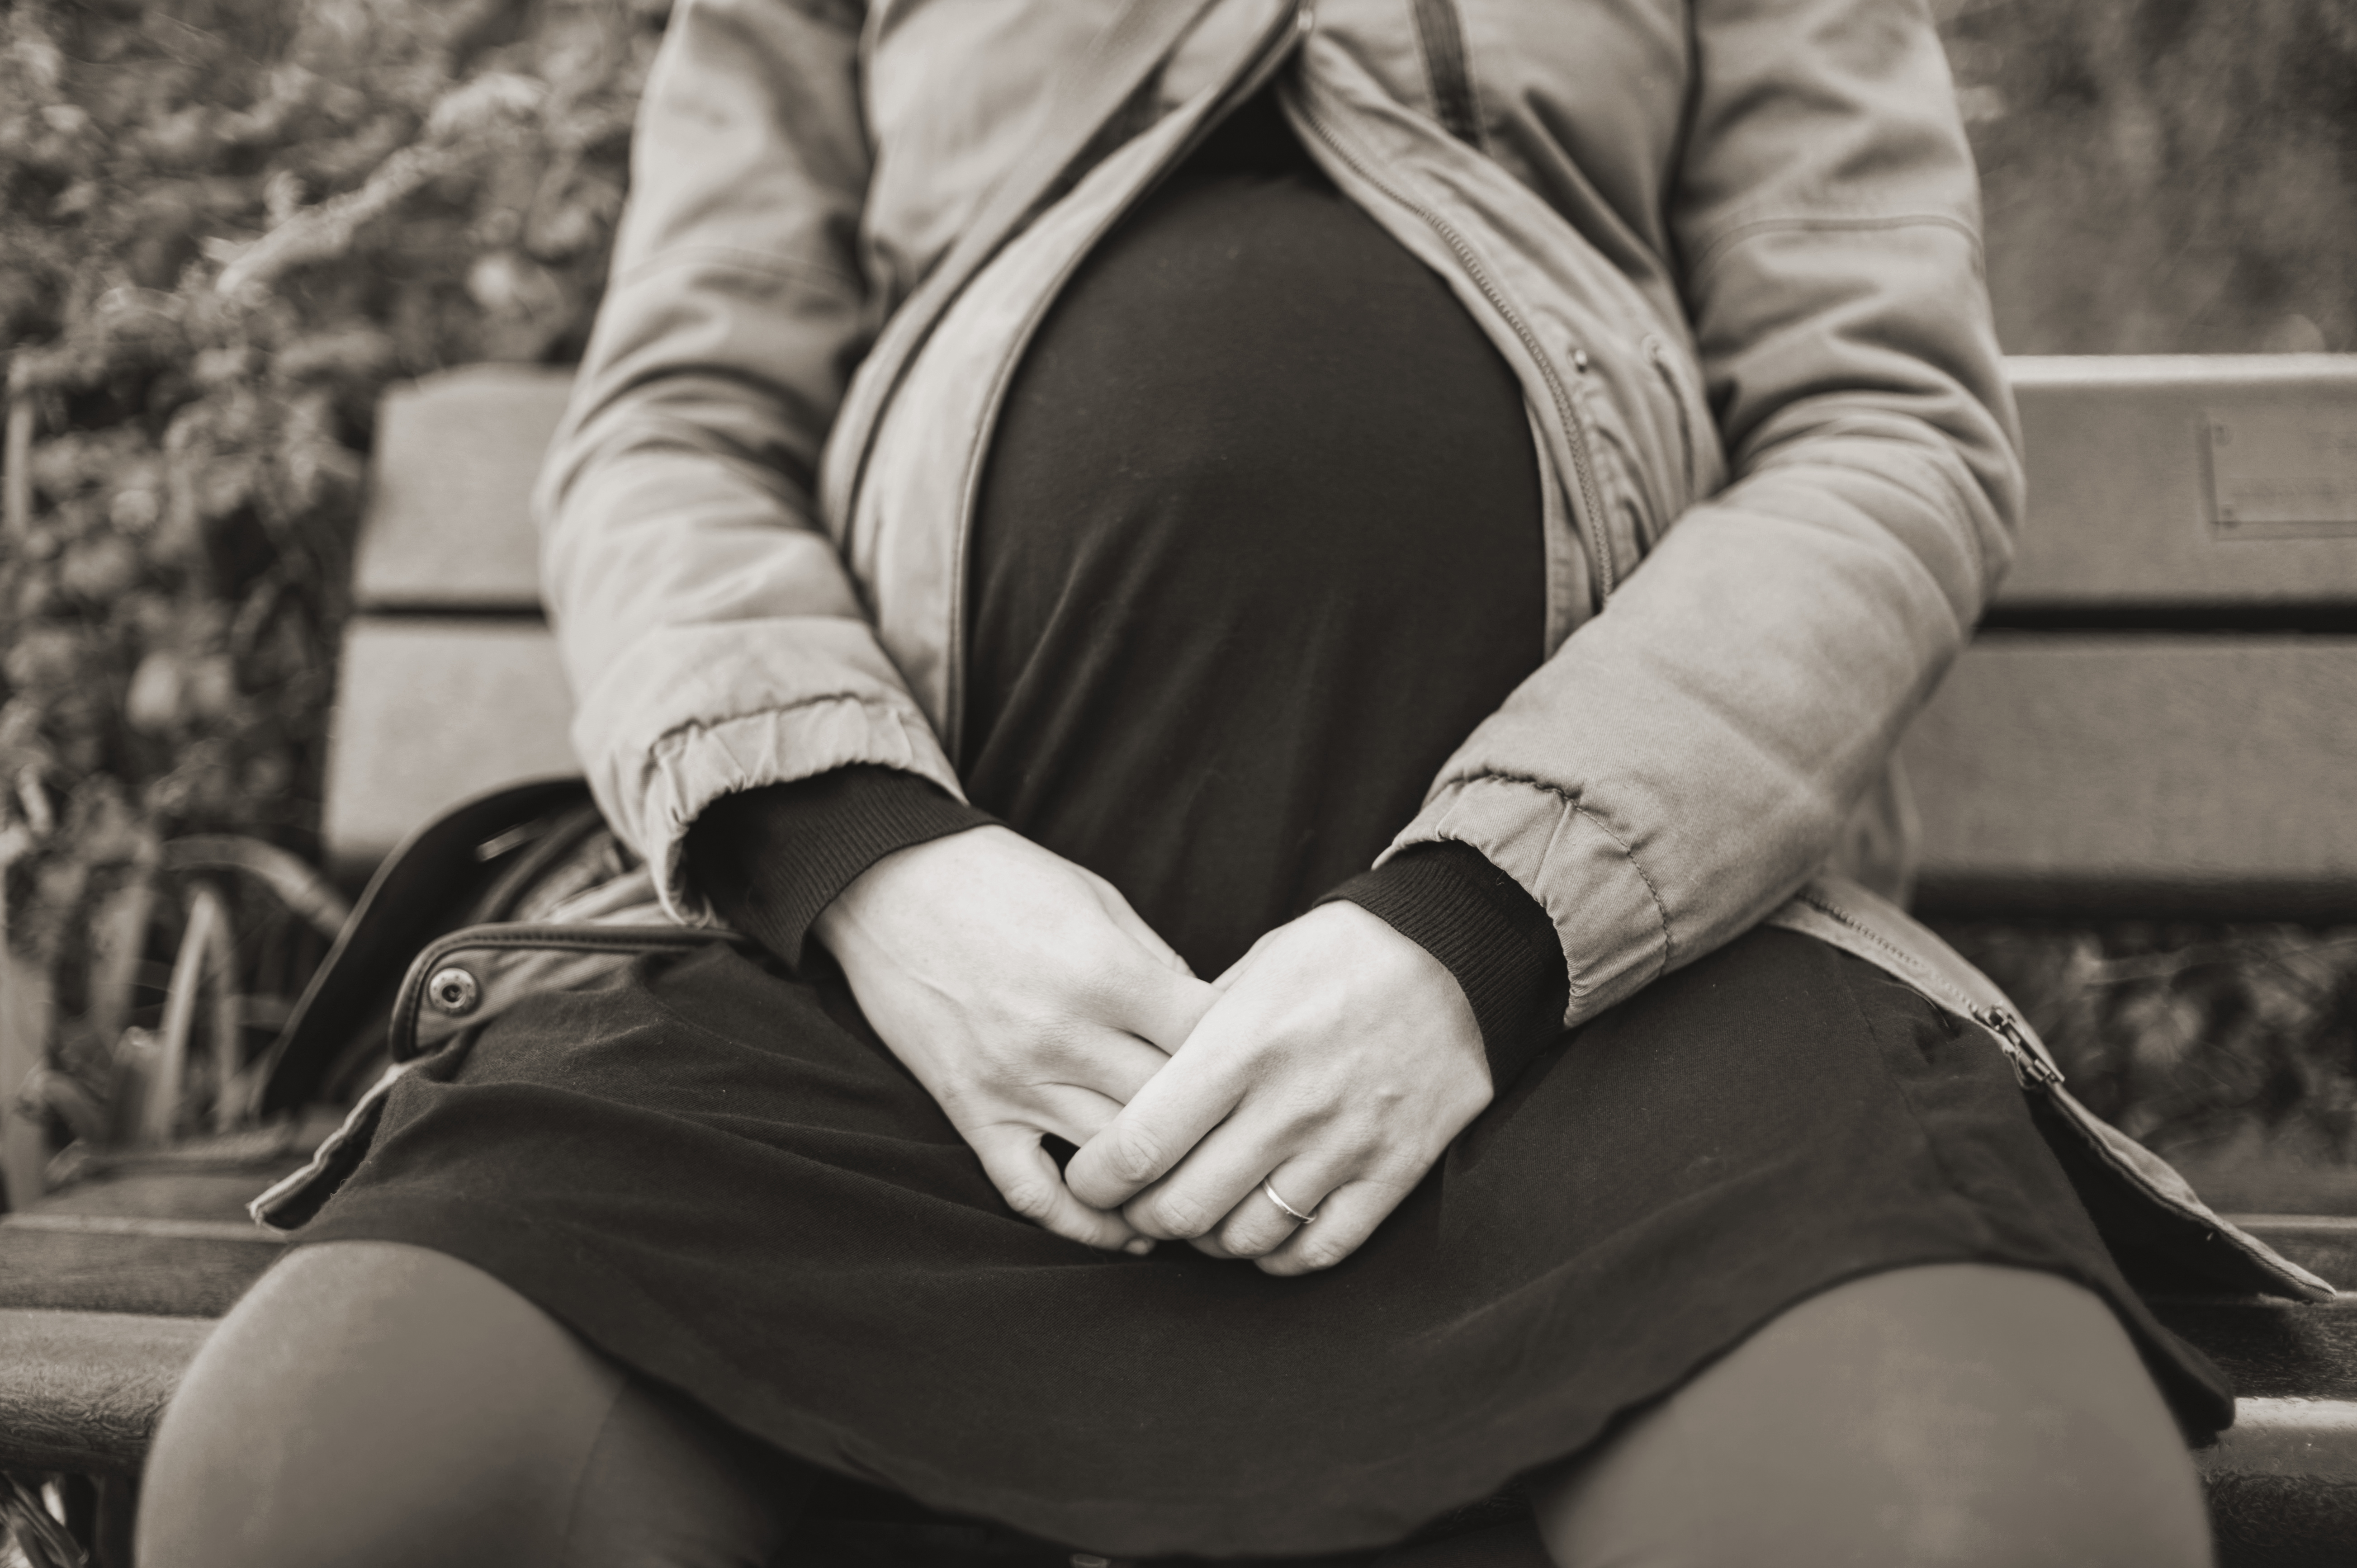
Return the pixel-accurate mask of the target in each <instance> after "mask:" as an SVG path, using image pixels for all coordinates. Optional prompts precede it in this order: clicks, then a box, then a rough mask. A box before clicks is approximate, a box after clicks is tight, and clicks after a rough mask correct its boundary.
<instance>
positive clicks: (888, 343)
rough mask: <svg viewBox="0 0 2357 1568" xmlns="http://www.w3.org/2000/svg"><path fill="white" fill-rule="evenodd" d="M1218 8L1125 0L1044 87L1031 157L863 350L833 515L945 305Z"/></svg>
mask: <svg viewBox="0 0 2357 1568" xmlns="http://www.w3.org/2000/svg"><path fill="white" fill-rule="evenodd" d="M1217 3H1218V0H1127V4H1125V5H1123V6H1122V8H1121V13H1120V14H1119V15H1118V16H1115V17H1114V19H1113V21H1112V22H1111V23H1110V24H1108V25H1107V26H1106V27H1105V29H1104V31H1103V32H1102V33H1100V34H1098V35H1097V38H1096V40H1095V41H1094V42H1093V43H1092V44H1091V45H1090V46H1089V48H1088V51H1087V52H1086V53H1085V54H1083V55H1082V56H1081V57H1080V59H1076V60H1074V61H1073V62H1072V63H1071V65H1069V66H1067V67H1066V68H1065V69H1064V70H1062V71H1060V72H1059V73H1058V74H1057V76H1056V79H1055V81H1053V82H1051V83H1050V84H1049V87H1048V90H1047V93H1046V100H1047V101H1046V103H1045V106H1044V107H1043V108H1042V110H1041V112H1040V115H1039V131H1038V134H1037V136H1036V139H1035V140H1034V141H1033V143H1032V145H1031V148H1030V150H1029V152H1028V153H1027V154H1026V155H1025V156H1023V157H1022V158H1020V159H1019V160H1017V163H1016V164H1015V165H1014V166H1013V167H1011V168H1009V169H1008V170H1007V171H1006V175H1005V176H1004V177H1001V179H1000V180H999V182H998V184H997V185H996V187H995V188H993V189H992V191H991V193H990V195H989V196H988V197H987V198H985V199H984V201H983V204H982V209H981V210H980V211H979V212H977V213H976V214H975V216H974V221H973V222H972V223H970V224H968V225H967V226H966V230H965V232H964V233H963V235H961V236H960V237H959V239H958V242H957V243H956V244H954V245H952V246H951V247H950V252H949V254H948V255H946V256H944V257H943V258H942V261H941V263H939V264H938V265H937V266H935V267H934V268H933V270H932V271H931V273H930V274H927V275H926V277H925V280H924V281H923V282H922V283H920V284H919V285H917V287H916V289H915V290H914V291H913V292H912V293H911V294H910V295H909V297H908V298H907V299H906V300H905V301H903V302H902V303H901V305H900V307H899V309H898V310H895V311H894V312H893V313H892V318H891V319H890V320H889V321H888V322H887V323H886V324H885V327H884V330H883V332H882V333H881V334H880V335H879V336H878V337H877V340H876V343H875V346H874V347H873V348H871V349H869V350H868V353H867V361H868V362H867V363H866V365H864V366H863V367H862V368H861V373H860V374H859V376H858V377H857V378H856V380H855V381H853V383H852V388H851V393H850V396H849V397H847V398H846V399H845V403H844V406H843V409H842V411H841V412H840V413H838V414H837V416H836V418H837V420H838V422H839V423H842V424H845V425H847V426H848V427H849V428H851V429H853V430H856V431H857V432H858V440H859V450H858V454H857V456H856V458H855V459H854V460H852V461H850V462H847V463H844V464H841V465H839V466H838V467H837V469H836V470H835V472H834V484H833V485H832V486H830V488H829V494H828V496H827V502H828V508H829V510H830V512H831V513H832V514H833V515H834V516H837V517H840V516H842V515H843V514H844V512H845V510H846V509H847V508H848V506H849V504H850V500H851V498H852V496H853V495H854V494H856V492H857V489H858V484H859V478H860V475H861V472H862V471H863V470H864V469H865V468H866V466H867V453H868V449H869V448H870V447H871V446H873V445H874V443H875V439H876V427H877V423H878V417H879V415H880V414H881V413H882V412H883V409H884V405H885V404H886V403H888V402H889V401H890V399H891V397H892V394H893V393H894V392H897V391H899V385H900V379H901V377H902V376H903V375H904V374H906V373H907V371H908V368H909V363H910V361H912V360H915V359H916V357H917V350H918V349H921V348H922V347H924V344H925V340H926V339H927V338H930V337H931V335H932V330H933V328H934V326H935V324H936V323H938V322H939V321H940V319H941V317H942V315H943V313H945V312H946V311H947V310H948V309H949V306H950V304H951V302H952V301H953V300H955V299H956V298H957V296H958V295H959V294H961V293H962V292H963V290H964V288H965V285H967V284H968V283H970V282H971V281H973V278H974V274H976V273H978V272H980V271H981V270H982V269H983V267H984V266H985V264H986V263H988V262H989V261H990V259H991V258H992V257H993V256H995V255H996V254H997V253H998V252H999V249H1000V248H1001V247H1002V246H1003V245H1005V244H1006V241H1007V240H1008V239H1009V238H1010V237H1011V236H1012V235H1013V234H1014V233H1015V232H1016V231H1017V230H1018V229H1020V228H1021V227H1022V225H1023V222H1024V220H1026V219H1028V217H1030V215H1031V214H1032V212H1033V211H1035V210H1036V209H1038V208H1039V206H1040V204H1041V203H1042V202H1043V201H1044V200H1045V199H1048V198H1049V195H1050V194H1051V193H1053V192H1054V191H1055V189H1056V187H1057V185H1058V184H1059V183H1060V181H1061V180H1062V179H1063V178H1064V177H1065V175H1066V173H1067V172H1068V171H1069V170H1070V169H1071V167H1072V166H1073V165H1074V164H1075V163H1076V162H1077V161H1078V160H1079V159H1080V157H1081V156H1082V154H1083V153H1085V152H1086V151H1088V149H1089V146H1090V145H1091V144H1092V142H1094V141H1095V139H1096V137H1097V135H1098V134H1099V133H1100V132H1101V131H1102V130H1103V128H1104V126H1105V124H1106V123H1107V122H1109V121H1110V120H1112V119H1113V118H1114V115H1115V114H1117V113H1120V112H1121V110H1122V108H1123V107H1124V106H1125V104H1127V103H1128V102H1130V100H1131V99H1132V98H1133V97H1134V96H1135V94H1136V93H1137V92H1138V91H1139V90H1140V89H1142V88H1143V87H1144V86H1145V85H1146V82H1147V81H1148V80H1149V79H1150V78H1151V77H1152V76H1153V74H1154V73H1155V72H1156V71H1157V70H1160V69H1161V66H1162V62H1163V61H1164V60H1165V59H1168V57H1169V54H1170V51H1171V50H1172V49H1174V48H1177V47H1178V46H1179V40H1180V39H1181V38H1185V37H1186V36H1187V32H1188V30H1189V28H1190V27H1193V26H1194V25H1195V23H1196V21H1197V20H1199V19H1200V17H1201V16H1202V15H1203V13H1204V12H1206V11H1208V10H1210V9H1211V6H1212V5H1215V4H1217ZM1300 9H1301V6H1300V4H1299V0H1287V3H1286V5H1282V6H1280V7H1279V16H1280V19H1281V21H1282V22H1283V24H1284V25H1285V26H1286V27H1291V26H1293V25H1294V18H1295V16H1297V13H1298V12H1299V11H1300Z"/></svg>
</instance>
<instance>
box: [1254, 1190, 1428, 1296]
mask: <svg viewBox="0 0 2357 1568" xmlns="http://www.w3.org/2000/svg"><path fill="white" fill-rule="evenodd" d="M1279 1190H1280V1191H1282V1190H1283V1189H1282V1188H1280V1189H1279ZM1409 1190H1410V1188H1409V1186H1408V1185H1405V1184H1402V1183H1400V1182H1395V1181H1374V1180H1365V1181H1352V1182H1345V1183H1344V1184H1343V1185H1342V1186H1340V1187H1336V1188H1335V1189H1334V1190H1333V1191H1332V1192H1329V1193H1328V1194H1327V1195H1326V1197H1325V1200H1324V1201H1323V1202H1321V1203H1319V1204H1318V1210H1317V1213H1318V1223H1317V1224H1315V1225H1304V1226H1300V1227H1298V1228H1297V1229H1296V1230H1295V1231H1294V1232H1293V1234H1292V1235H1291V1236H1289V1237H1287V1238H1286V1240H1285V1244H1284V1245H1283V1246H1281V1247H1279V1248H1277V1250H1276V1251H1274V1252H1271V1253H1269V1254H1268V1255H1267V1256H1266V1257H1265V1258H1263V1259H1261V1260H1260V1267H1261V1271H1262V1272H1263V1273H1271V1274H1308V1273H1316V1272H1317V1271H1318V1270H1320V1269H1330V1268H1332V1267H1333V1266H1334V1265H1335V1264H1337V1263H1339V1262H1341V1261H1342V1260H1343V1259H1345V1258H1347V1257H1349V1256H1350V1255H1351V1253H1353V1252H1355V1251H1358V1250H1359V1249H1360V1247H1361V1246H1362V1245H1364V1244H1365V1242H1366V1240H1367V1238H1368V1237H1370V1236H1372V1235H1373V1234H1374V1233H1375V1227H1376V1226H1378V1225H1381V1224H1382V1223H1383V1221H1384V1220H1385V1219H1389V1218H1390V1217H1391V1212H1392V1210H1393V1209H1394V1208H1398V1207H1399V1206H1400V1200H1401V1199H1402V1198H1404V1197H1406V1196H1407V1195H1408V1192H1409ZM1289 1196H1290V1195H1288V1197H1289Z"/></svg>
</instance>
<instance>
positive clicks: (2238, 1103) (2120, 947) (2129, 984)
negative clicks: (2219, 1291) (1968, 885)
mask: <svg viewBox="0 0 2357 1568" xmlns="http://www.w3.org/2000/svg"><path fill="white" fill-rule="evenodd" d="M1942 934H1943V935H1944V936H1946V937H1947V938H1948V939H1949V940H1951V941H1952V942H1953V943H1955V944H1956V946H1957V948H1958V949H1959V950H1961V951H1962V952H1963V953H1964V955H1965V956H1966V957H1967V958H1970V959H1971V960H1973V961H1974V962H1975V963H1977V964H1978V965H1980V967H1981V968H1982V969H1984V970H1986V972H1988V974H1989V975H1990V977H1991V978H1992V979H1994V980H1996V982H1997V983H1999V984H2000V985H2002V986H2004V987H2005V989H2006V992H2007V994H2008V995H2010V996H2012V997H2013V998H2014V1000H2015V1001H2016V1003H2018V1004H2019V1005H2020V1007H2021V1009H2022V1012H2023V1014H2024V1015H2025V1016H2027V1017H2028V1019H2029V1022H2030V1024H2031V1026H2034V1027H2035V1028H2036V1029H2037V1030H2038V1031H2039V1032H2040V1034H2041V1035H2043V1036H2045V1038H2046V1040H2047V1043H2048V1044H2049V1045H2050V1046H2051V1047H2053V1048H2054V1052H2055V1056H2056V1057H2057V1058H2058V1059H2059V1060H2060V1061H2061V1066H2062V1069H2063V1071H2064V1072H2065V1073H2066V1074H2068V1075H2069V1079H2070V1081H2069V1086H2068V1087H2069V1088H2070V1090H2071V1091H2072V1093H2074V1094H2076V1095H2077V1096H2078V1097H2079V1098H2080V1099H2081V1100H2083V1101H2085V1102H2086V1103H2087V1105H2088V1106H2089V1107H2090V1108H2091V1109H2092V1110H2093V1111H2094V1112H2096V1113H2097V1114H2099V1115H2102V1116H2104V1117H2106V1118H2108V1119H2109V1120H2111V1121H2112V1122H2115V1124H2116V1125H2118V1126H2119V1127H2120V1128H2122V1129H2123V1130H2124V1131H2126V1132H2127V1133H2132V1134H2134V1135H2135V1136H2136V1137H2137V1138H2139V1139H2142V1140H2143V1141H2144V1142H2145V1143H2146V1144H2148V1145H2149V1146H2150V1147H2152V1148H2153V1149H2155V1150H2158V1152H2159V1153H2161V1154H2162V1155H2166V1156H2168V1157H2169V1159H2171V1160H2173V1161H2175V1162H2176V1163H2177V1164H2178V1165H2179V1167H2180V1168H2181V1169H2183V1170H2184V1171H2185V1172H2186V1173H2187V1174H2188V1175H2189V1176H2192V1177H2193V1178H2194V1179H2195V1181H2196V1183H2197V1185H2199V1186H2200V1187H2201V1189H2202V1190H2203V1191H2204V1192H2205V1193H2207V1194H2208V1195H2209V1196H2210V1197H2212V1200H2213V1201H2214V1202H2217V1203H2219V1204H2222V1205H2223V1206H2226V1207H2230V1208H2244V1209H2300V1208H2309V1207H2311V1206H2314V1207H2322V1208H2330V1209H2331V1210H2333V1211H2336V1212H2343V1213H2357V927H2351V928H2342V929H2316V928H2312V927H2302V926H2289V925H2266V926H2261V925H2244V926H2214V925H2188V924H2159V923H2120V924H2114V925H2105V926H2018V925H2007V924H2001V923H1996V922H1975V923H1971V924H1958V925H1952V926H1946V927H1943V933H1942Z"/></svg>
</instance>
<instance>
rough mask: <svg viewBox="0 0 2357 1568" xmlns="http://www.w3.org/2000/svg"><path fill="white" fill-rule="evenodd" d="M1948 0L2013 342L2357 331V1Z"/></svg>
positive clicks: (2281, 340)
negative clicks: (2354, 2) (2353, 2)
mask: <svg viewBox="0 0 2357 1568" xmlns="http://www.w3.org/2000/svg"><path fill="white" fill-rule="evenodd" d="M1934 7H1935V9H1936V10H1938V11H1939V12H1940V13H1941V14H1942V16H1943V30H1944V32H1945V34H1946V37H1947V39H1948V53H1949V59H1950V61H1951V63H1952V65H1953V68H1954V70H1955V75H1956V81H1957V85H1958V89H1959V91H1960V94H1961V97H1962V100H1963V102H1964V111H1965V115H1966V118H1967V122H1968V123H1969V124H1970V125H1971V128H1972V134H1973V145H1974V149H1975V153H1976V154H1977V155H1978V156H1979V159H1980V165H1981V175H1982V181H1983V187H1984V191H1985V197H1986V209H1987V230H1988V266H1989V286H1990V290H1991V292H1992V294H1994V295H1995V296H1996V314H1997V331H1998V336H1999V337H2000V338H2002V339H2003V341H2004V343H2005V345H2006V348H2007V350H2008V351H2010V352H2013V353H2017V354H2155V353H2235V352H2248V351H2253V350H2310V351H2313V350H2324V349H2330V350H2335V351H2345V350H2348V349H2357V5H2352V4H2350V0H1934Z"/></svg>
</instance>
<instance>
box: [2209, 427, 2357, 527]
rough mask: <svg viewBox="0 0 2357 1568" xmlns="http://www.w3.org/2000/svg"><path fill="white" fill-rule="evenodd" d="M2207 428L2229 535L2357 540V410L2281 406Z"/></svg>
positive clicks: (2219, 509) (2215, 499)
mask: <svg viewBox="0 0 2357 1568" xmlns="http://www.w3.org/2000/svg"><path fill="white" fill-rule="evenodd" d="M2205 421H2206V424H2207V425H2208V429H2209V436H2210V508H2211V510H2210V516H2211V518H2212V521H2214V522H2215V523H2216V524H2217V528H2218V532H2220V533H2221V534H2222V535H2225V536H2227V537H2229V538H2254V539H2264V538H2270V537H2273V538H2282V537H2283V536H2285V535H2287V534H2340V533H2357V410H2352V409H2349V408H2346V407H2340V408H2333V407H2321V408H2319V407H2316V406H2313V405H2311V406H2306V407H2303V406H2301V405H2298V404H2296V403H2281V404H2275V405H2262V406H2257V407H2244V408H2238V409H2235V410H2233V412H2231V413H2210V414H2207V415H2206V416H2205Z"/></svg>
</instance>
